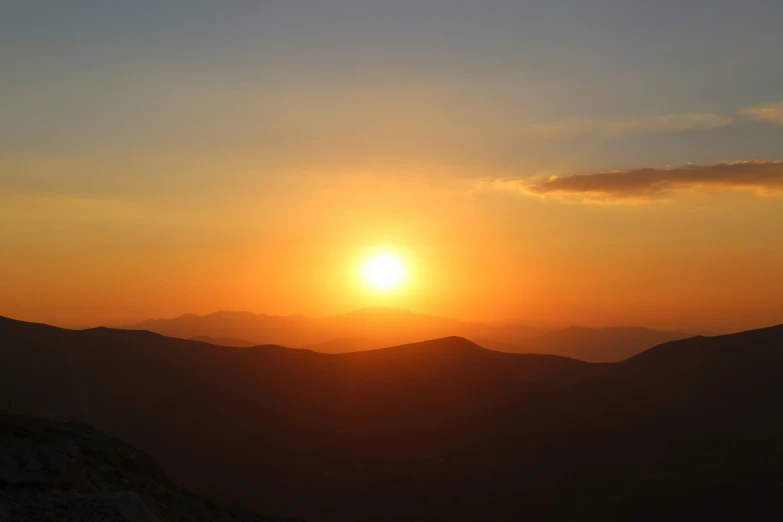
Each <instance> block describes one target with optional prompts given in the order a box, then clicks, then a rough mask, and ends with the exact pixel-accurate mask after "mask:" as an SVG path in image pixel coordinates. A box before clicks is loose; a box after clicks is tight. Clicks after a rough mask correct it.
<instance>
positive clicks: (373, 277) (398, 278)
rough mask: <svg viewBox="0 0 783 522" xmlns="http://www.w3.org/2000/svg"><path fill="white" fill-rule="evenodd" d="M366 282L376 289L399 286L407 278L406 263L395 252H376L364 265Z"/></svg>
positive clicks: (363, 275)
mask: <svg viewBox="0 0 783 522" xmlns="http://www.w3.org/2000/svg"><path fill="white" fill-rule="evenodd" d="M362 277H363V278H364V281H365V283H367V285H369V286H370V287H372V288H374V289H376V290H391V289H393V288H397V287H398V286H400V284H402V282H403V280H404V279H405V265H404V263H403V262H402V259H400V258H399V257H398V256H396V255H394V254H387V253H383V254H375V255H373V256H370V257H369V258H367V260H366V261H365V262H364V264H363V265H362Z"/></svg>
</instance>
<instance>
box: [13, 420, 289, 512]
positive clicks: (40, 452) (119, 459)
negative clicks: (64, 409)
mask: <svg viewBox="0 0 783 522" xmlns="http://www.w3.org/2000/svg"><path fill="white" fill-rule="evenodd" d="M272 520H280V519H270V518H267V517H263V516H260V515H258V514H255V513H253V512H251V511H249V510H246V509H244V508H242V507H240V506H238V505H234V506H227V505H220V504H218V503H215V502H213V501H211V500H209V499H208V498H206V497H204V496H202V495H198V494H195V493H191V492H189V491H186V490H183V489H181V488H179V487H177V485H176V484H175V483H173V482H172V481H171V480H169V479H168V477H167V476H166V474H165V473H164V472H163V470H162V469H161V468H160V466H159V465H158V464H157V463H156V462H155V460H154V459H152V458H151V457H150V456H149V455H147V454H146V453H144V452H143V451H140V450H138V449H136V448H134V447H133V446H131V445H129V444H126V443H124V442H122V441H120V440H118V439H116V438H113V437H110V436H108V435H106V434H104V433H102V432H100V431H98V430H95V429H93V428H92V427H91V426H89V425H87V424H83V423H81V422H76V421H70V422H65V423H57V422H52V421H48V420H44V419H39V418H33V417H26V416H21V415H11V414H3V413H0V521H3V522H5V521H14V522H16V521H19V522H22V521H24V522H28V521H29V522H66V521H83V522H164V521H171V522H213V521H214V522H222V521H231V522H237V521H244V522H251V521H252V522H260V521H266V522H270V521H272Z"/></svg>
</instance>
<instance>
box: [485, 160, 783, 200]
mask: <svg viewBox="0 0 783 522" xmlns="http://www.w3.org/2000/svg"><path fill="white" fill-rule="evenodd" d="M477 187H478V188H479V189H492V190H500V191H507V192H516V193H524V194H532V195H537V196H542V197H543V196H547V197H550V196H554V197H575V198H577V199H579V200H582V201H592V202H634V201H646V200H655V199H662V198H666V197H669V196H671V195H673V194H674V193H676V192H677V191H682V190H687V189H691V190H692V189H704V188H713V189H723V190H726V189H750V190H756V191H757V192H759V193H764V192H777V191H783V162H780V161H756V160H749V161H739V162H735V163H718V164H715V165H693V164H687V165H684V166H682V167H675V168H641V169H634V170H622V171H614V172H598V173H594V174H584V175H578V176H568V177H550V178H549V179H548V180H546V181H543V182H541V183H538V184H535V185H530V184H526V183H525V182H524V181H522V180H501V179H494V180H492V179H484V180H481V181H480V182H479V184H478V186H477Z"/></svg>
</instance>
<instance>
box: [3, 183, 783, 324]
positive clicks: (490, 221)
mask: <svg viewBox="0 0 783 522" xmlns="http://www.w3.org/2000/svg"><path fill="white" fill-rule="evenodd" d="M276 183H277V185H275V186H272V187H270V186H269V184H268V183H259V182H257V180H256V178H253V177H252V176H250V177H248V178H246V179H245V181H244V182H242V183H238V184H237V185H236V186H234V187H232V188H231V189H230V190H229V189H223V190H218V191H205V192H203V193H187V192H185V193H182V194H178V195H176V196H172V197H166V198H162V199H161V200H159V201H155V202H149V201H145V202H134V201H132V200H127V201H126V200H122V199H118V200H117V201H107V200H102V199H98V198H80V197H70V196H63V195H45V194H40V195H34V196H26V197H10V198H9V197H6V198H5V199H4V206H3V218H4V223H5V225H6V226H5V227H4V228H3V244H4V246H5V248H4V249H3V251H2V255H1V256H0V277H1V278H2V289H3V291H2V296H0V313H2V314H4V315H9V316H12V317H19V318H23V319H30V320H41V321H51V322H57V323H61V324H63V323H64V324H92V323H95V322H100V321H106V320H114V319H116V318H121V319H122V318H142V317H165V316H174V315H178V314H181V313H185V312H195V313H208V312H212V311H215V310H221V309H234V310H251V311H255V312H259V313H268V314H292V313H303V314H307V315H317V316H320V315H328V314H333V313H340V312H344V311H347V310H350V309H355V308H360V307H364V306H378V305H382V306H399V307H405V308H409V309H411V310H414V311H419V312H423V313H430V314H436V315H445V316H452V317H457V318H462V319H467V320H520V321H524V322H528V323H536V324H588V325H625V324H634V325H637V324H643V325H648V326H658V327H675V326H676V327H685V326H690V327H703V328H714V329H720V330H727V329H735V328H744V327H751V326H760V325H763V324H771V323H774V322H775V321H776V320H778V318H780V317H783V304H782V303H781V301H780V299H779V295H781V291H783V278H782V277H781V276H780V275H779V267H780V266H781V261H783V242H781V241H779V240H778V233H779V227H778V225H779V223H783V205H781V204H780V199H778V198H777V197H775V196H758V195H756V194H755V193H753V192H748V191H734V192H699V191H691V192H688V193H684V194H678V195H676V196H674V197H673V198H672V199H668V200H663V201H650V202H641V203H640V202H633V203H627V202H613V203H593V202H581V201H572V200H563V199H557V198H545V197H541V196H534V195H526V194H517V193H512V192H509V191H504V190H496V189H487V188H486V187H484V186H483V185H482V183H481V182H468V181H464V180H459V181H450V180H448V179H447V178H445V177H441V178H440V179H439V180H438V181H435V182H433V181H432V177H431V176H415V175H410V176H399V177H390V176H388V175H386V174H385V173H384V174H378V175H371V174H356V175H349V174H346V175H331V176H323V175H317V174H316V175H301V176H296V175H292V176H289V177H286V178H285V179H284V180H280V181H278V182H276ZM270 191H274V193H275V194H277V195H278V197H277V198H272V199H269V198H265V197H264V194H268V193H269V192H270ZM11 223H13V225H14V226H13V227H11V226H9V225H10V224H11ZM389 247H390V248H392V249H393V250H395V251H397V252H398V253H399V255H400V256H401V257H402V258H403V259H404V260H405V262H406V264H407V265H408V270H409V272H410V274H409V279H408V280H407V281H406V283H405V285H404V286H403V287H402V288H401V289H399V290H397V291H391V292H386V293H384V292H374V291H370V290H368V289H367V288H366V286H365V285H363V284H362V281H361V277H360V265H361V262H362V260H363V259H364V258H365V257H366V256H367V255H368V254H369V253H371V252H373V251H375V250H377V249H378V248H389Z"/></svg>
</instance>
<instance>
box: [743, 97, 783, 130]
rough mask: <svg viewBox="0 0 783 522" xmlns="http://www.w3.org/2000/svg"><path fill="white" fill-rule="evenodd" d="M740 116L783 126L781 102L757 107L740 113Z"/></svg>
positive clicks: (782, 106) (782, 104) (782, 103)
mask: <svg viewBox="0 0 783 522" xmlns="http://www.w3.org/2000/svg"><path fill="white" fill-rule="evenodd" d="M740 114H741V115H742V116H745V117H746V118H750V119H751V120H757V121H766V122H770V123H776V124H778V125H783V102H777V103H771V104H768V105H759V106H757V107H750V108H748V109H743V110H741V111H740Z"/></svg>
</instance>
